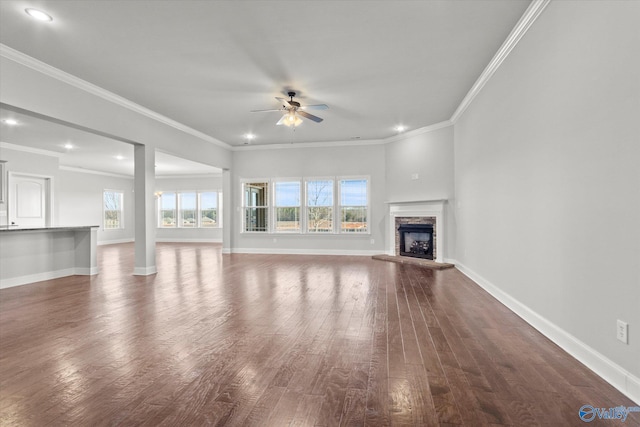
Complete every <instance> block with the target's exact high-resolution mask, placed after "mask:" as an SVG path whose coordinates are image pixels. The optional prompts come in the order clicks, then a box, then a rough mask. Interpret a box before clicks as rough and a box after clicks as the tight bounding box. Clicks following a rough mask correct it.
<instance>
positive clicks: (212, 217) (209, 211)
mask: <svg viewBox="0 0 640 427" xmlns="http://www.w3.org/2000/svg"><path fill="white" fill-rule="evenodd" d="M218 224H219V223H218V193H216V192H214V191H207V192H203V193H200V227H204V228H212V227H219V225H218Z"/></svg>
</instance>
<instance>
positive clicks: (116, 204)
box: [103, 190, 124, 230]
mask: <svg viewBox="0 0 640 427" xmlns="http://www.w3.org/2000/svg"><path fill="white" fill-rule="evenodd" d="M103 211H104V216H103V221H104V229H105V230H115V229H120V228H124V223H123V216H124V215H123V192H122V191H115V190H104V193H103Z"/></svg>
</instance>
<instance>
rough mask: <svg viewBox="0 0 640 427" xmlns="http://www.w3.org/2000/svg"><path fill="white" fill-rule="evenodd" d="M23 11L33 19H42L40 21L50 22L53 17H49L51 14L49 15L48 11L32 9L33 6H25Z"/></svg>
mask: <svg viewBox="0 0 640 427" xmlns="http://www.w3.org/2000/svg"><path fill="white" fill-rule="evenodd" d="M24 11H25V12H27V15H29V16H30V17H32V18H33V19H36V20H38V21H42V22H51V21H53V18H52V17H51V15H49V14H48V13H44V12H43V11H41V10H38V9H33V8H27V9H25V10H24Z"/></svg>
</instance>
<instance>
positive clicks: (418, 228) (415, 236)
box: [398, 224, 434, 260]
mask: <svg viewBox="0 0 640 427" xmlns="http://www.w3.org/2000/svg"><path fill="white" fill-rule="evenodd" d="M398 236H399V237H400V256H409V257H414V258H424V259H430V260H433V246H434V242H433V225H432V224H400V226H399V227H398Z"/></svg>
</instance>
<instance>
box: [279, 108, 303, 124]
mask: <svg viewBox="0 0 640 427" xmlns="http://www.w3.org/2000/svg"><path fill="white" fill-rule="evenodd" d="M282 124H283V125H285V126H287V127H296V126H300V125H301V124H302V119H301V118H300V117H298V116H297V115H296V113H295V111H292V112H290V113H288V114H287V115H286V116H285V119H284V121H283V122H282Z"/></svg>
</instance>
